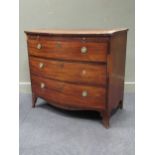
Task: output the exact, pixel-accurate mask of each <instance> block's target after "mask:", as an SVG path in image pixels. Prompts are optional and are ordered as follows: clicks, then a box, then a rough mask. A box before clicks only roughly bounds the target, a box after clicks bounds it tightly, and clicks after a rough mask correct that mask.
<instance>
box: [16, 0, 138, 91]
mask: <svg viewBox="0 0 155 155" xmlns="http://www.w3.org/2000/svg"><path fill="white" fill-rule="evenodd" d="M134 4H135V2H134V0H110V1H109V0H65V1H64V0H44V1H43V0H20V47H19V51H20V60H19V64H20V68H19V71H20V91H30V89H29V88H27V87H29V86H30V85H29V82H30V77H29V66H28V54H27V48H26V37H25V34H24V30H29V29H36V28H81V29H82V28H94V29H97V28H120V27H127V28H129V32H128V40H127V55H126V74H125V82H126V84H133V82H134V81H135V79H134V77H135V70H134V68H135V67H134V66H135V53H134V46H135V45H134V42H135V40H134V33H135V31H134V25H135V23H134V21H135V20H134V14H135V9H134Z"/></svg>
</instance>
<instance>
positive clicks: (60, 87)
mask: <svg viewBox="0 0 155 155" xmlns="http://www.w3.org/2000/svg"><path fill="white" fill-rule="evenodd" d="M127 30H128V29H112V30H102V29H100V30H91V29H90V30H77V29H75V30H58V29H57V30H32V31H25V33H26V35H27V47H28V56H29V67H30V77H31V87H32V107H35V103H36V100H37V98H38V97H40V98H43V99H45V100H46V101H48V103H50V104H52V105H54V106H57V107H60V108H65V109H69V110H95V111H98V112H100V114H101V116H102V117H103V119H102V120H103V124H104V126H105V127H106V128H108V127H109V120H110V116H111V114H112V113H113V111H114V110H115V109H118V108H121V109H122V107H123V92H124V74H125V57H126V41H127Z"/></svg>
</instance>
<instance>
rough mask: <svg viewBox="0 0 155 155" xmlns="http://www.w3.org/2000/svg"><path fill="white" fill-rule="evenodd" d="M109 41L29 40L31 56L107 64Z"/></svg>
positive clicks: (52, 38)
mask: <svg viewBox="0 0 155 155" xmlns="http://www.w3.org/2000/svg"><path fill="white" fill-rule="evenodd" d="M107 49H108V43H107V41H102V40H101V38H100V39H99V40H98V39H97V38H94V39H87V40H84V39H82V38H81V39H79V38H78V39H75V38H69V39H68V38H65V37H64V38H56V39H55V38H54V37H51V38H47V39H46V38H39V39H37V38H33V39H28V51H29V54H30V55H33V56H38V57H44V58H52V59H60V60H74V61H89V62H90V61H91V62H106V53H107Z"/></svg>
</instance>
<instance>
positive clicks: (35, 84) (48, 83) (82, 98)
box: [31, 75, 105, 109]
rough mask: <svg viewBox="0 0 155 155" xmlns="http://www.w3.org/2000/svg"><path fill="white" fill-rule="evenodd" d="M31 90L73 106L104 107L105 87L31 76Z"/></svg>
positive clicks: (39, 95) (41, 95)
mask: <svg viewBox="0 0 155 155" xmlns="http://www.w3.org/2000/svg"><path fill="white" fill-rule="evenodd" d="M31 80H32V90H33V92H34V93H35V94H36V95H37V96H38V97H42V98H44V99H46V100H48V101H53V102H55V103H58V104H60V105H62V106H70V107H73V108H77V107H79V108H80V107H81V108H93V107H96V108H102V109H103V108H105V89H104V88H100V87H92V86H83V85H77V84H69V83H65V82H58V81H55V80H49V79H46V78H41V77H38V76H34V75H32V76H31Z"/></svg>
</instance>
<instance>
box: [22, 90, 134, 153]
mask: <svg viewBox="0 0 155 155" xmlns="http://www.w3.org/2000/svg"><path fill="white" fill-rule="evenodd" d="M19 107H20V113H19V115H20V120H19V122H20V134H19V137H20V139H19V140H20V148H19V152H20V155H134V151H135V147H134V146H135V142H134V139H135V123H134V120H135V111H134V108H135V96H134V94H132V93H128V94H125V97H124V109H123V110H118V111H117V112H116V114H115V115H113V116H112V118H111V121H110V124H111V126H110V128H109V129H105V128H104V127H103V125H102V123H101V117H100V115H99V114H98V113H96V112H87V111H86V112H83V111H66V110H61V109H58V108H55V107H53V106H50V105H48V104H47V103H46V102H45V101H43V100H41V99H39V100H38V101H37V106H36V108H34V109H33V108H31V95H30V94H24V93H23V94H20V106H19Z"/></svg>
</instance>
